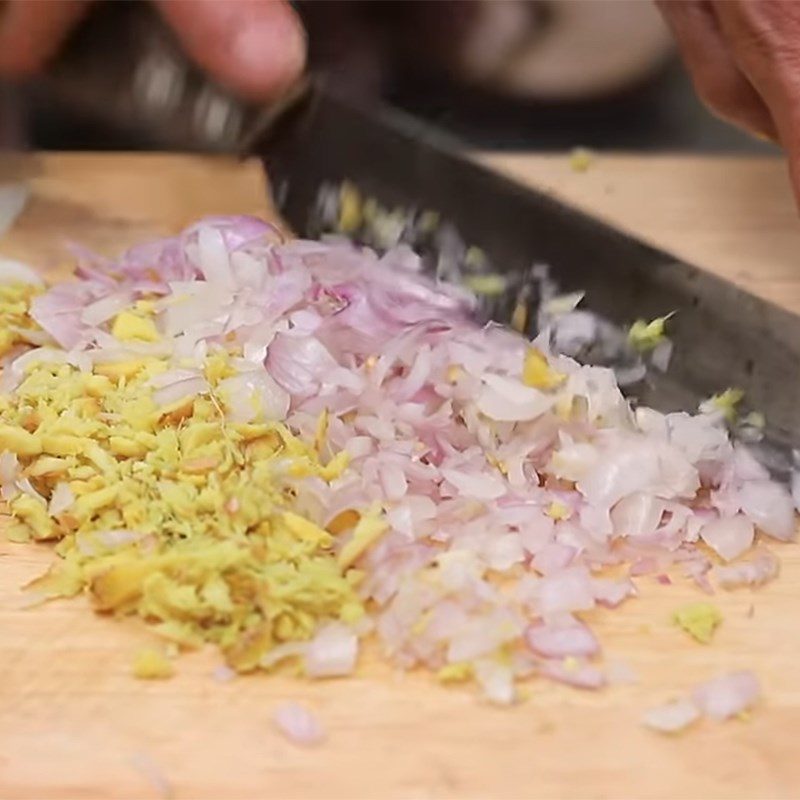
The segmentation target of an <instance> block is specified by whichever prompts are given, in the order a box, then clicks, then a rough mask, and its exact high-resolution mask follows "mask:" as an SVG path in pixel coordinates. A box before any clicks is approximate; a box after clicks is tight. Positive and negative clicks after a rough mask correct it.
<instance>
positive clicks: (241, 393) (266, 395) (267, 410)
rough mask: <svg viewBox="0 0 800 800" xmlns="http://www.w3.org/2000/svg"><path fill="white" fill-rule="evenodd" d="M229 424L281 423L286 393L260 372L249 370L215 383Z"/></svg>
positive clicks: (286, 405)
mask: <svg viewBox="0 0 800 800" xmlns="http://www.w3.org/2000/svg"><path fill="white" fill-rule="evenodd" d="M217 391H218V392H219V393H220V395H221V396H222V397H223V398H224V402H225V405H226V406H227V408H228V410H229V417H230V419H231V421H232V422H250V421H251V420H253V419H256V418H258V419H264V420H267V421H272V420H284V419H286V415H287V413H288V412H289V403H290V397H289V393H288V392H287V391H286V390H285V389H284V388H283V387H282V386H279V385H278V383H277V382H276V381H275V380H274V378H273V377H272V376H271V375H270V374H269V373H268V372H267V371H266V370H264V369H257V370H250V371H247V372H242V373H240V374H239V375H234V376H233V377H231V378H225V380H222V381H220V382H219V383H218V384H217Z"/></svg>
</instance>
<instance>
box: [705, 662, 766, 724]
mask: <svg viewBox="0 0 800 800" xmlns="http://www.w3.org/2000/svg"><path fill="white" fill-rule="evenodd" d="M760 695H761V687H760V686H759V683H758V678H756V676H755V675H754V674H753V673H752V672H750V671H747V670H743V671H741V672H729V673H727V674H725V675H721V676H720V677H717V678H713V679H712V680H710V681H707V682H706V683H702V684H700V685H699V686H697V687H695V689H694V690H693V692H692V700H693V702H694V704H695V705H696V706H697V707H698V708H699V709H700V711H701V712H702V713H703V715H704V716H707V717H709V718H710V719H713V720H716V721H719V722H721V721H724V720H726V719H730V718H731V717H737V716H739V715H740V714H742V713H743V712H746V711H748V710H749V709H750V708H752V706H753V705H755V703H756V702H757V701H758V699H759V697H760Z"/></svg>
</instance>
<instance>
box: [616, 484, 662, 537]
mask: <svg viewBox="0 0 800 800" xmlns="http://www.w3.org/2000/svg"><path fill="white" fill-rule="evenodd" d="M664 510H665V503H664V501H663V500H661V499H660V498H658V497H654V496H653V495H651V494H646V493H644V492H634V493H633V494H629V495H628V496H627V497H623V498H622V499H621V500H620V501H619V502H618V503H617V504H616V505H615V506H614V507H613V508H612V509H611V521H612V523H613V525H614V533H616V534H617V535H618V536H650V535H651V534H653V533H655V531H656V528H658V526H659V524H660V522H661V518H662V516H663V515H664Z"/></svg>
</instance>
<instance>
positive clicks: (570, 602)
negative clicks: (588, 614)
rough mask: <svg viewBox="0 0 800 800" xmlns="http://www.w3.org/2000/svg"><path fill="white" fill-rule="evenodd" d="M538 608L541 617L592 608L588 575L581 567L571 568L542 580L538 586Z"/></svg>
mask: <svg viewBox="0 0 800 800" xmlns="http://www.w3.org/2000/svg"><path fill="white" fill-rule="evenodd" d="M538 606H539V611H540V613H541V614H542V615H547V614H557V613H559V612H563V611H568V612H572V611H587V610H588V609H590V608H593V607H594V592H593V591H592V581H591V578H590V577H589V573H588V572H587V571H586V570H585V569H583V568H581V567H572V568H569V569H565V570H562V571H561V572H556V573H554V574H552V575H548V576H547V577H545V578H543V579H542V581H541V583H540V584H539V603H538Z"/></svg>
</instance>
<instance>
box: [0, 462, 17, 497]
mask: <svg viewBox="0 0 800 800" xmlns="http://www.w3.org/2000/svg"><path fill="white" fill-rule="evenodd" d="M18 477H19V461H18V460H17V454H16V453H9V452H8V451H5V452H3V453H0V487H2V497H3V500H12V499H13V498H14V497H16V496H17V495H18V494H19V487H18V486H17V478H18Z"/></svg>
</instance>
